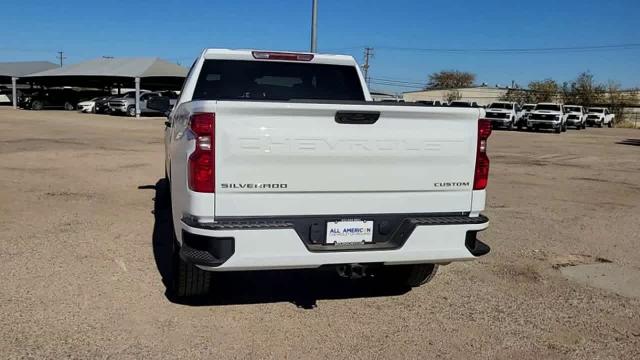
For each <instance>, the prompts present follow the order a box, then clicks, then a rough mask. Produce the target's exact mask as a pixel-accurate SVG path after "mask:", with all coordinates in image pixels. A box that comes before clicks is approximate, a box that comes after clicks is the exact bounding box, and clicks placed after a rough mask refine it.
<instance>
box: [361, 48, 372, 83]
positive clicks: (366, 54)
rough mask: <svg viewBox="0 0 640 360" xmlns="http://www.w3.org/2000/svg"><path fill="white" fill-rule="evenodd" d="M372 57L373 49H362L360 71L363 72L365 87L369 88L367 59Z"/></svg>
mask: <svg viewBox="0 0 640 360" xmlns="http://www.w3.org/2000/svg"><path fill="white" fill-rule="evenodd" d="M372 57H373V48H370V47H366V48H364V65H362V70H363V71H364V81H365V82H366V83H367V86H369V58H372Z"/></svg>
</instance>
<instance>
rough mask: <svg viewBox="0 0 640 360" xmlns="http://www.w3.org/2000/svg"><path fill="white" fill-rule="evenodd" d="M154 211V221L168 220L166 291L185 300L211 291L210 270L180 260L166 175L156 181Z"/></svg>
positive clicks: (169, 186)
mask: <svg viewBox="0 0 640 360" xmlns="http://www.w3.org/2000/svg"><path fill="white" fill-rule="evenodd" d="M154 213H155V216H156V221H162V222H164V221H167V222H168V226H167V227H166V228H165V229H166V231H168V232H170V234H169V236H168V239H166V240H164V241H167V242H170V244H166V245H165V246H167V245H168V246H170V247H171V248H170V254H169V252H167V256H170V257H171V258H170V259H167V260H170V262H171V263H170V268H169V269H168V274H167V275H168V276H167V277H166V278H165V279H166V280H165V284H166V286H167V291H168V293H169V294H170V295H171V296H173V297H174V298H175V299H176V300H185V299H188V298H193V297H198V296H202V295H206V294H208V293H209V292H210V291H211V282H212V274H211V272H210V271H205V270H202V269H200V268H198V267H196V266H195V265H193V264H191V263H188V262H186V261H184V260H182V258H181V257H180V244H178V240H177V239H176V233H175V229H174V227H173V218H172V215H171V184H170V182H169V179H167V178H166V176H165V178H164V179H161V180H160V181H158V182H157V183H156V197H155V208H154ZM154 231H155V230H154ZM154 246H156V245H154ZM167 250H169V249H167Z"/></svg>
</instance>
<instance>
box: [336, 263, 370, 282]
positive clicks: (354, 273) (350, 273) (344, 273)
mask: <svg viewBox="0 0 640 360" xmlns="http://www.w3.org/2000/svg"><path fill="white" fill-rule="evenodd" d="M366 269H367V268H366V267H365V266H364V265H362V264H347V265H338V266H337V267H336V271H337V272H338V275H340V277H343V278H348V279H362V278H363V277H365V276H367V271H366Z"/></svg>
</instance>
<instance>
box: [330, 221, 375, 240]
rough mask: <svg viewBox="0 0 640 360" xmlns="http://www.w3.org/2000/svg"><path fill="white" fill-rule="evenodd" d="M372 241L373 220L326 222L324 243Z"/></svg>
mask: <svg viewBox="0 0 640 360" xmlns="http://www.w3.org/2000/svg"><path fill="white" fill-rule="evenodd" d="M370 242H373V221H364V220H346V221H331V222H327V241H326V244H328V245H329V244H335V245H340V244H355V243H370Z"/></svg>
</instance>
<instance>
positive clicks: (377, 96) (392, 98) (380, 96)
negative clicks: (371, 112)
mask: <svg viewBox="0 0 640 360" xmlns="http://www.w3.org/2000/svg"><path fill="white" fill-rule="evenodd" d="M369 93H370V94H371V99H373V101H387V102H403V101H404V100H403V98H402V95H398V94H394V93H389V92H383V91H376V90H371V91H370V92H369Z"/></svg>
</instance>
